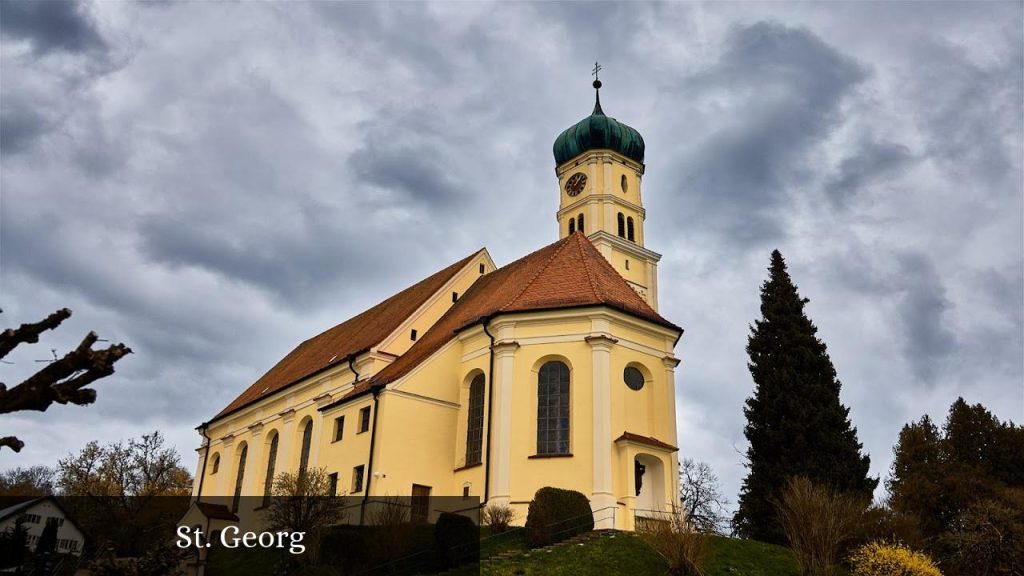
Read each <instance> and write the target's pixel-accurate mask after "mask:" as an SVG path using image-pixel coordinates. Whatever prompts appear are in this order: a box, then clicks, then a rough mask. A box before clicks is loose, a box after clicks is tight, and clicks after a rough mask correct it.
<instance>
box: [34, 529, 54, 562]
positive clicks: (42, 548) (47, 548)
mask: <svg viewBox="0 0 1024 576" xmlns="http://www.w3.org/2000/svg"><path fill="white" fill-rule="evenodd" d="M56 549H57V523H56V522H47V523H46V526H44V527H43V533H42V534H40V535H39V542H38V543H37V544H36V555H37V556H38V555H41V554H49V553H50V552H53V551H54V550H56Z"/></svg>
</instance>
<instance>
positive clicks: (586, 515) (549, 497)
mask: <svg viewBox="0 0 1024 576" xmlns="http://www.w3.org/2000/svg"><path fill="white" fill-rule="evenodd" d="M593 529H594V514H593V512H591V510H590V501H589V500H587V497H586V496H584V495H583V494H581V493H579V492H576V491H575V490H563V489H561V488H551V487H544V488H541V489H540V490H537V493H536V494H534V496H533V500H532V501H531V502H530V510H529V512H528V513H527V515H526V541H527V543H529V545H530V547H531V548H540V547H541V546H548V545H549V544H554V543H555V542H561V541H562V540H566V539H568V538H572V537H573V536H576V535H577V534H583V533H584V532H590V531H591V530H593Z"/></svg>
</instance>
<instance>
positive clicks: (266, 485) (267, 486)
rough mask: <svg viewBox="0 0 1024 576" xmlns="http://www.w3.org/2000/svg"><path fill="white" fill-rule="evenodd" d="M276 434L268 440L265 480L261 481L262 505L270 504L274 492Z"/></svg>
mask: <svg viewBox="0 0 1024 576" xmlns="http://www.w3.org/2000/svg"><path fill="white" fill-rule="evenodd" d="M277 438H278V436H277V433H276V432H275V433H274V436H273V437H272V438H271V439H270V450H269V453H268V454H267V478H266V480H264V481H263V505H264V506H266V505H267V504H270V495H271V492H273V491H274V467H275V464H276V463H277Z"/></svg>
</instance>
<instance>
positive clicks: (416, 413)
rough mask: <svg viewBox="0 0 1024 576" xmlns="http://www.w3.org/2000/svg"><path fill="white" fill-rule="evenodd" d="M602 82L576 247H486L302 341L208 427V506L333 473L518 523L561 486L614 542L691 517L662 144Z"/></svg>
mask: <svg viewBox="0 0 1024 576" xmlns="http://www.w3.org/2000/svg"><path fill="white" fill-rule="evenodd" d="M600 87H601V82H600V80H595V81H594V88H595V90H596V95H595V99H596V102H595V106H594V110H593V112H592V113H591V114H590V115H589V116H587V117H586V118H584V119H583V120H581V121H579V122H578V123H576V124H574V125H573V126H570V127H569V128H568V129H566V130H565V131H563V132H562V133H561V134H560V135H559V136H558V137H557V139H556V140H555V142H554V160H555V175H556V177H557V180H558V182H557V193H558V210H557V213H556V214H557V221H558V238H559V240H558V241H557V242H554V243H553V244H549V245H548V246H544V247H543V248H540V249H539V250H537V251H535V252H533V253H531V254H528V255H526V256H524V257H522V258H520V259H519V260H516V261H515V262H512V263H510V264H507V265H505V266H502V267H498V266H497V265H495V263H494V262H493V261H492V259H491V257H490V255H489V254H488V252H487V250H486V249H481V250H479V251H477V252H474V253H472V254H469V255H467V256H466V257H465V258H463V259H461V260H459V261H458V262H455V263H452V264H449V265H448V266H446V267H444V268H442V269H441V270H439V271H438V272H436V273H435V274H433V275H431V276H429V277H427V278H425V279H423V280H421V281H420V282H418V283H416V284H413V285H412V286H409V287H408V288H405V289H404V290H402V291H400V292H398V293H397V294H395V295H393V296H391V297H390V298H388V299H386V300H384V301H383V302H381V303H379V304H377V305H376V306H374V307H372V308H370V309H368V310H366V311H365V312H363V313H361V314H359V315H357V316H355V317H353V318H351V319H349V320H346V321H344V322H342V323H340V324H338V325H336V326H334V327H333V328H330V329H329V330H326V331H325V332H323V333H321V334H318V335H316V336H313V337H312V338H310V339H308V340H306V341H305V342H302V343H301V344H299V345H298V346H296V347H295V349H294V350H292V351H291V352H290V353H289V354H288V355H287V356H285V357H284V358H283V359H281V360H280V361H279V362H277V364H275V365H274V366H273V367H272V368H270V370H269V371H267V372H266V374H264V375H263V376H262V377H260V378H259V379H258V380H257V381H256V382H255V383H253V384H252V385H251V386H249V387H248V388H247V389H245V390H244V391H243V392H242V393H241V394H239V395H238V397H237V398H235V400H234V401H232V402H231V403H230V404H228V405H227V406H226V407H224V409H223V410H221V411H220V412H219V413H217V414H216V415H214V416H213V417H212V418H211V419H210V420H209V421H208V422H205V423H203V424H202V425H201V426H199V428H198V430H199V432H200V434H201V436H202V437H203V440H202V445H201V446H200V448H199V450H198V453H199V462H198V464H197V468H196V481H195V483H194V494H193V496H196V497H199V496H223V497H232V496H234V497H236V500H235V501H236V506H237V501H238V499H237V496H239V495H245V496H261V495H264V494H266V493H267V492H268V491H269V490H270V487H271V485H272V481H273V478H274V477H275V475H276V474H279V473H281V472H284V471H290V472H295V471H298V470H302V469H307V468H312V467H316V468H324V469H325V470H326V471H327V473H329V474H330V479H331V485H332V488H333V489H334V490H335V492H336V493H337V494H339V495H341V494H344V495H347V496H363V497H383V496H389V495H402V496H408V495H412V496H426V495H437V496H460V495H461V496H470V497H474V498H479V499H480V501H481V502H482V503H485V504H492V503H496V504H501V505H506V506H510V507H511V508H513V509H514V510H515V512H516V513H517V521H518V523H522V522H524V521H525V519H526V511H527V507H528V505H529V502H530V500H531V499H532V498H533V495H534V493H535V492H536V491H537V490H538V489H539V488H542V487H544V486H555V487H559V488H566V489H571V490H576V491H579V492H582V493H583V494H585V495H586V496H587V497H588V498H589V500H590V505H591V508H592V509H593V510H594V518H595V527H597V528H618V529H622V530H631V529H634V527H635V525H636V523H637V521H638V519H642V518H645V517H658V516H659V515H660V514H664V512H666V511H670V510H672V509H673V506H677V505H678V503H679V478H678V455H677V453H678V440H677V437H676V412H675V378H674V372H675V368H676V366H677V365H678V364H679V359H678V358H677V357H676V355H675V353H674V348H675V346H676V344H677V342H678V341H679V338H680V336H681V335H682V332H683V331H682V329H681V328H680V327H678V326H676V325H675V324H673V323H672V322H670V321H668V320H666V319H665V318H663V317H662V316H661V315H660V314H659V313H658V274H657V266H658V261H659V259H660V255H659V254H658V253H656V252H653V251H651V250H649V249H648V248H646V247H645V245H644V219H645V210H644V206H643V201H642V195H641V183H642V179H643V174H644V168H645V167H644V141H643V138H642V137H641V136H640V133H639V132H637V131H636V130H635V129H633V128H631V127H630V126H627V125H626V124H624V123H622V122H619V121H617V120H616V119H615V118H612V117H610V116H607V115H605V113H604V111H603V110H602V109H601V102H600ZM552 188H553V190H552V192H553V193H554V192H555V189H554V186H553V187H552ZM553 195H554V194H552V196H553ZM242 512H245V511H239V513H242Z"/></svg>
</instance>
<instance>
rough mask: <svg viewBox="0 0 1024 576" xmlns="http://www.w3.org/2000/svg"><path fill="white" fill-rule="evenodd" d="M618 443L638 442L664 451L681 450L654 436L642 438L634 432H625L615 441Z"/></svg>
mask: <svg viewBox="0 0 1024 576" xmlns="http://www.w3.org/2000/svg"><path fill="white" fill-rule="evenodd" d="M615 441H616V442H622V441H626V442H636V443H638V444H646V445H647V446H653V447H655V448H661V449H662V450H670V451H672V452H676V451H678V450H679V448H676V447H675V446H673V445H671V444H669V443H668V442H662V441H661V440H658V439H657V438H655V437H653V436H642V435H640V434H634V433H632V432H623V433H622V436H619V437H618V438H616V439H615Z"/></svg>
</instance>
